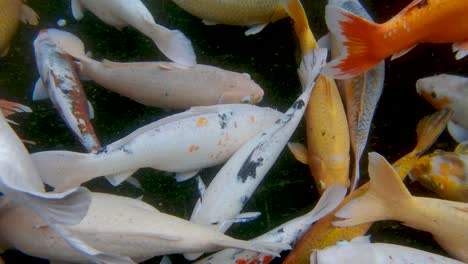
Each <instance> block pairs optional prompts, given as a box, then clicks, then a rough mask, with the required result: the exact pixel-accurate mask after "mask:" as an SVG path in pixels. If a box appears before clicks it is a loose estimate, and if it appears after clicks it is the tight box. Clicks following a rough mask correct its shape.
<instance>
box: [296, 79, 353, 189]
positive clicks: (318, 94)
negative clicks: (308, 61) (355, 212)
mask: <svg viewBox="0 0 468 264" xmlns="http://www.w3.org/2000/svg"><path fill="white" fill-rule="evenodd" d="M305 118H306V127H307V145H308V148H306V147H305V146H304V145H302V144H299V143H289V144H288V147H289V149H290V150H291V152H292V153H293V155H294V157H295V158H296V159H297V160H299V161H300V162H302V163H304V164H308V165H309V167H310V172H311V174H312V176H313V177H314V180H315V183H316V185H317V188H318V190H319V192H320V193H323V191H325V189H326V188H328V187H329V186H331V185H332V184H335V183H339V184H342V185H344V186H346V187H349V178H348V177H349V130H348V123H347V121H346V114H345V111H344V107H343V103H342V102H341V98H340V94H339V92H338V88H337V87H336V84H335V81H334V80H332V79H330V78H328V77H326V76H323V75H320V76H319V78H318V79H317V82H316V84H315V88H314V89H313V90H312V93H311V96H310V100H309V104H308V106H307V112H306V114H305Z"/></svg>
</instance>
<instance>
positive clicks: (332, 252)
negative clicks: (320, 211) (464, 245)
mask: <svg viewBox="0 0 468 264" xmlns="http://www.w3.org/2000/svg"><path fill="white" fill-rule="evenodd" d="M362 252H366V253H365V254H363V253H362ZM389 261H391V263H395V264H405V263H428V264H430V263H433V264H437V263H446V264H462V263H463V262H460V261H457V260H454V259H451V258H447V257H444V256H440V255H437V254H434V253H430V252H427V251H423V250H419V249H415V248H410V247H404V246H399V245H394V244H387V243H371V242H370V240H369V237H357V238H355V239H353V240H351V241H350V242H347V241H341V242H339V243H338V244H336V245H335V246H330V247H327V248H325V249H322V250H314V252H313V253H312V255H311V256H310V263H311V264H331V263H333V264H335V263H336V264H340V263H341V264H344V263H374V264H384V263H389Z"/></svg>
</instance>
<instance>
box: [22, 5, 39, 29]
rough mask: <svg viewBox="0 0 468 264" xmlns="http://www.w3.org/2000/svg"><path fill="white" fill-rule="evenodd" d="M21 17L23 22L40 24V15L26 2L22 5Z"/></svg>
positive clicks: (34, 24)
mask: <svg viewBox="0 0 468 264" xmlns="http://www.w3.org/2000/svg"><path fill="white" fill-rule="evenodd" d="M19 19H20V20H21V22H23V23H25V24H29V25H33V26H36V25H37V24H39V16H38V15H37V14H36V12H34V10H33V9H32V8H30V7H29V6H27V5H25V4H22V5H21V11H20V15H19Z"/></svg>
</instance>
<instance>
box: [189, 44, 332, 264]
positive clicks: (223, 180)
mask: <svg viewBox="0 0 468 264" xmlns="http://www.w3.org/2000/svg"><path fill="white" fill-rule="evenodd" d="M326 57H327V50H326V49H316V50H313V51H311V52H310V53H309V54H308V55H307V56H306V57H305V58H304V60H303V62H302V63H301V66H300V69H299V72H300V76H301V77H302V78H301V79H302V83H303V85H304V88H305V89H304V92H303V93H302V94H301V96H299V98H298V99H297V100H296V101H295V102H294V103H293V104H292V106H291V107H290V108H289V109H288V111H286V113H285V114H284V115H283V116H282V117H281V118H279V119H278V120H277V121H276V122H275V123H274V124H272V125H271V126H269V127H265V128H264V129H263V130H262V131H261V132H260V133H259V134H258V135H257V136H256V137H254V138H252V139H251V140H249V141H248V142H246V143H245V144H244V145H243V146H242V147H241V148H240V149H239V150H238V151H237V152H236V153H235V154H234V155H233V156H232V157H231V158H230V159H229V160H228V162H226V164H225V165H224V166H223V168H221V170H220V171H219V172H218V174H217V175H216V176H215V177H214V179H213V180H212V181H211V183H210V185H209V186H208V188H207V189H206V190H204V191H203V193H202V194H201V197H200V199H198V201H197V204H196V205H195V208H194V210H193V213H192V216H191V218H190V221H191V222H194V223H197V224H202V225H205V226H207V227H208V228H211V229H215V230H217V231H221V232H223V233H224V232H226V230H227V229H229V227H230V226H231V225H232V224H233V223H235V222H246V221H249V220H252V219H254V218H256V217H257V216H258V214H255V213H244V214H240V212H241V211H242V208H243V207H244V205H245V204H246V203H247V201H248V200H249V198H250V196H251V195H252V194H253V192H254V191H255V190H256V189H257V186H258V185H259V184H260V182H261V181H262V180H263V178H264V177H265V175H266V174H267V172H268V171H269V170H270V168H271V166H272V165H273V163H274V162H275V161H276V159H277V158H278V156H279V154H280V153H281V151H282V150H283V148H284V146H285V145H286V143H287V142H288V140H289V138H290V137H291V135H292V133H293V132H294V131H295V130H296V127H297V125H298V124H299V122H300V121H301V119H302V116H303V114H304V111H305V109H306V105H307V103H308V101H309V97H310V94H311V91H312V89H313V87H314V83H315V79H316V78H317V76H318V75H319V73H320V70H321V68H322V66H323V65H324V64H325V61H326ZM226 186H229V188H228V190H227V189H226ZM202 189H204V188H202ZM200 255H201V253H200V254H191V255H186V258H188V259H191V260H193V259H195V258H197V257H198V256H200Z"/></svg>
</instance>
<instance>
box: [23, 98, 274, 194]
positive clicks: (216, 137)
mask: <svg viewBox="0 0 468 264" xmlns="http://www.w3.org/2000/svg"><path fill="white" fill-rule="evenodd" d="M281 116H283V114H282V113H280V112H278V111H276V110H273V109H271V108H268V107H263V108H262V107H257V106H254V105H248V104H232V105H214V106H206V107H193V108H191V109H190V110H188V111H185V112H182V113H179V114H175V115H172V116H168V117H166V118H163V119H160V120H158V121H156V122H153V123H151V124H148V125H146V126H144V127H141V128H139V129H137V130H135V131H134V132H133V133H131V134H130V135H128V136H126V137H124V138H122V139H120V140H118V141H116V142H114V143H112V144H110V145H108V146H106V147H103V148H102V149H101V150H100V151H98V153H89V154H84V153H76V152H69V151H44V152H38V153H34V154H32V159H33V161H34V162H35V164H36V166H37V168H38V170H39V174H40V175H41V177H42V179H43V180H44V182H46V183H47V184H49V185H50V186H53V187H55V188H59V189H63V188H65V187H69V186H78V185H80V184H81V183H83V182H86V181H89V180H91V179H93V178H96V177H99V176H107V178H108V180H109V181H110V182H111V183H112V184H114V185H117V184H119V183H121V182H122V181H124V180H125V179H126V178H128V177H129V176H130V175H131V174H133V173H134V172H135V171H136V170H138V169H139V168H144V167H151V168H154V169H158V170H162V171H168V172H176V173H177V180H179V181H181V180H186V179H189V178H191V177H193V176H195V175H196V174H197V173H198V171H199V170H201V169H203V168H207V167H211V166H215V165H218V164H221V163H223V162H225V161H226V160H227V159H228V158H229V157H231V156H232V154H234V152H235V151H236V150H237V149H239V148H240V147H241V146H242V145H243V144H244V143H245V142H247V141H248V140H249V139H250V138H252V137H254V136H255V135H256V134H258V133H259V132H260V131H261V130H263V129H264V128H265V127H269V126H271V125H272V124H273V123H274V122H275V121H276V120H278V118H280V117H281Z"/></svg>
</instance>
